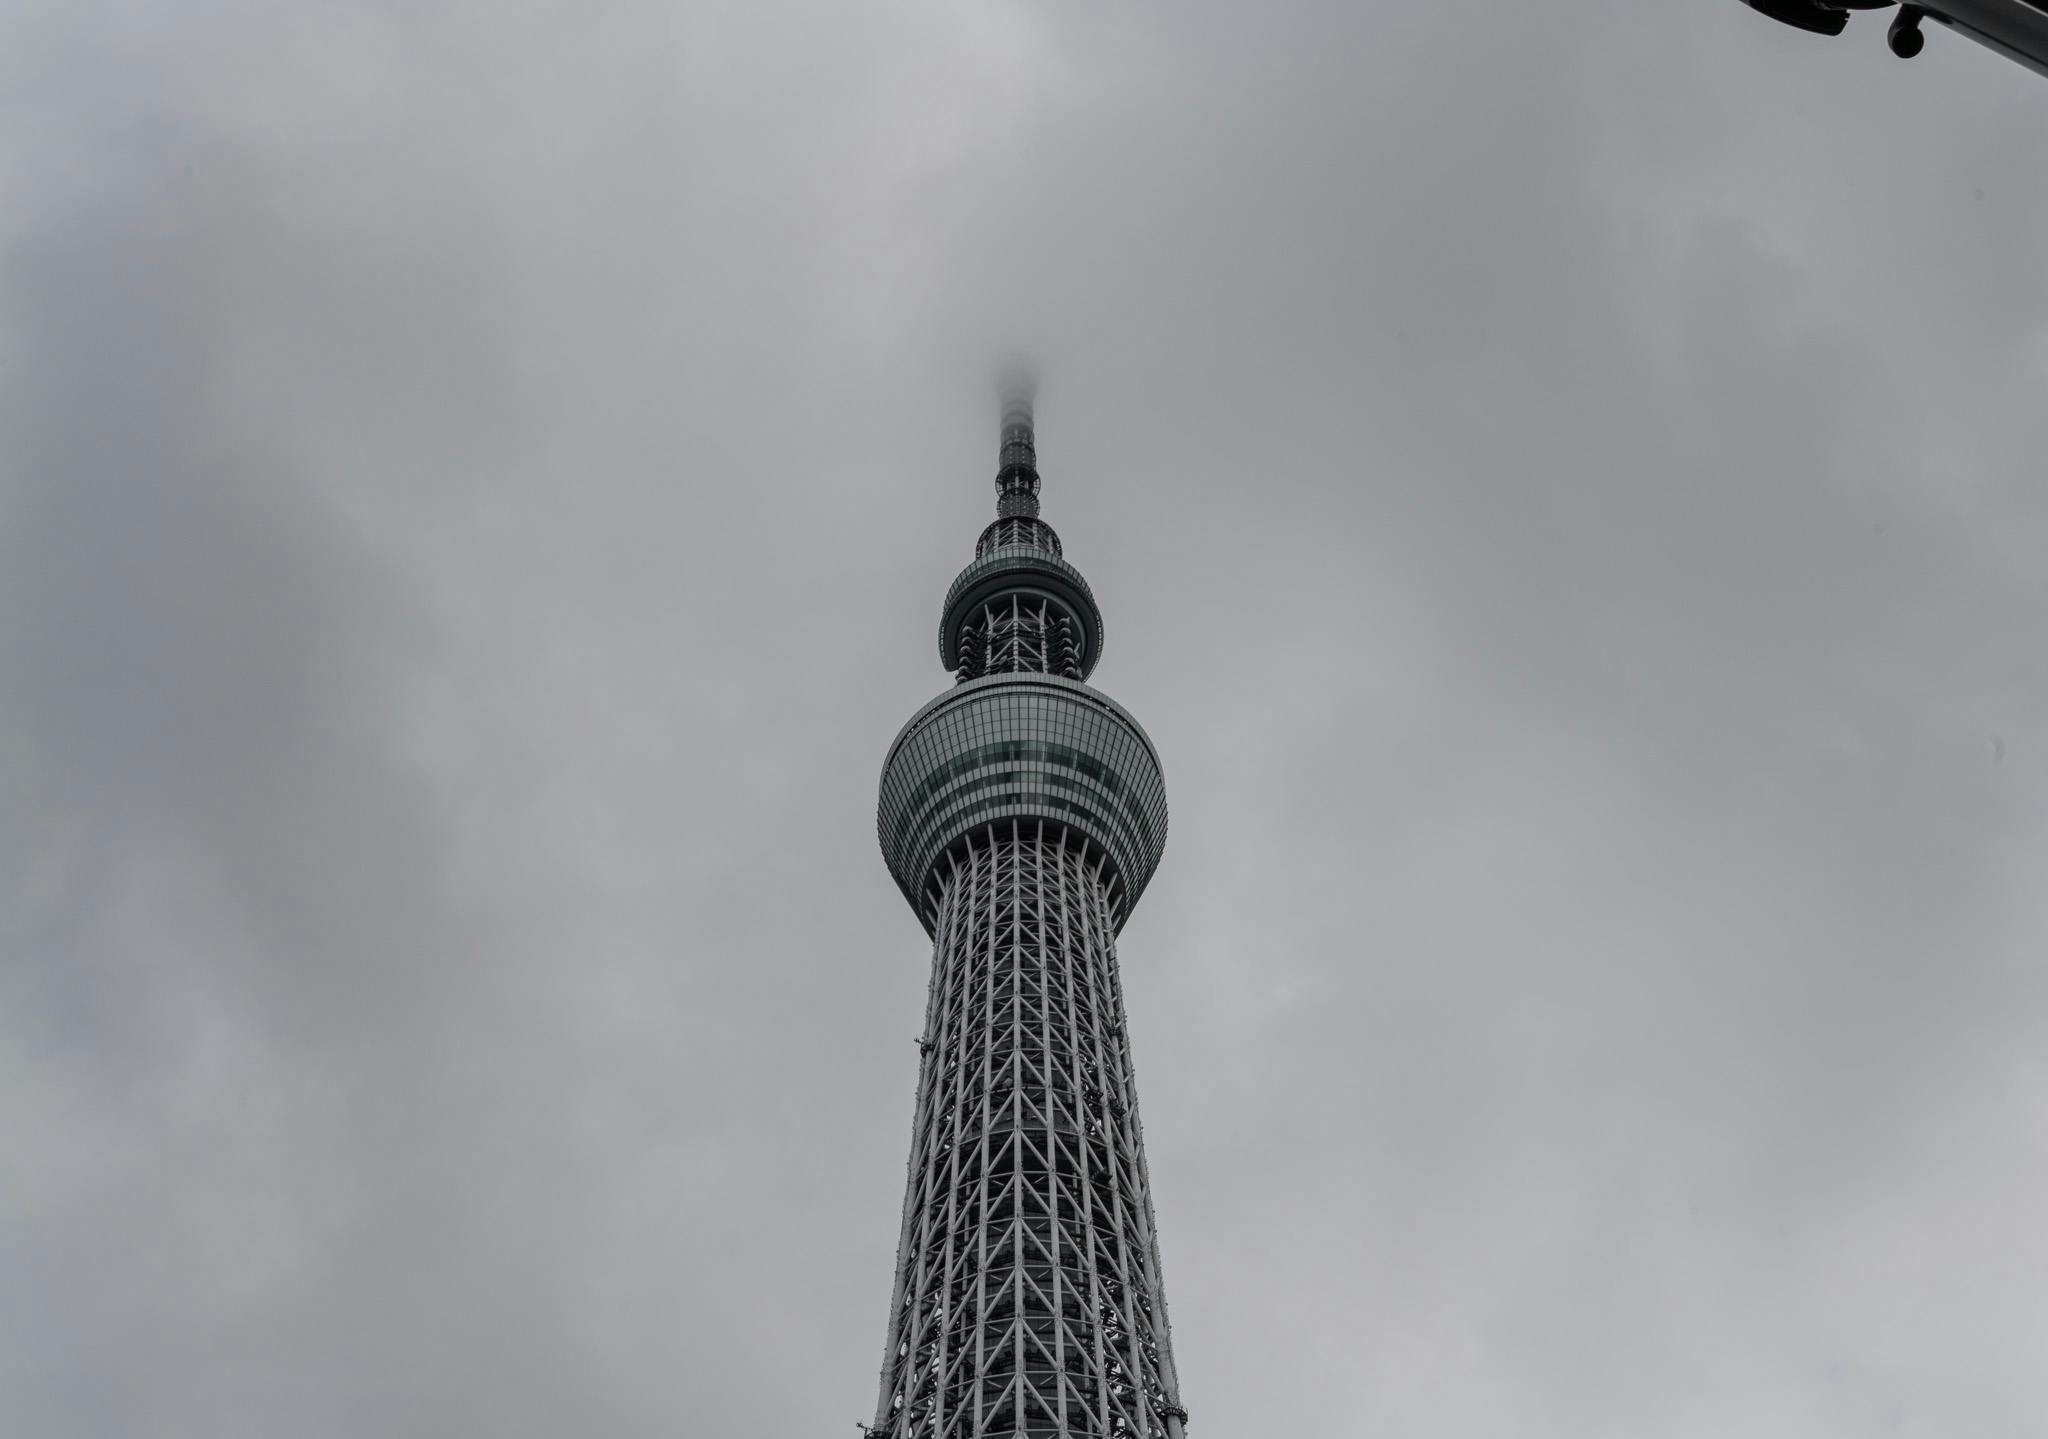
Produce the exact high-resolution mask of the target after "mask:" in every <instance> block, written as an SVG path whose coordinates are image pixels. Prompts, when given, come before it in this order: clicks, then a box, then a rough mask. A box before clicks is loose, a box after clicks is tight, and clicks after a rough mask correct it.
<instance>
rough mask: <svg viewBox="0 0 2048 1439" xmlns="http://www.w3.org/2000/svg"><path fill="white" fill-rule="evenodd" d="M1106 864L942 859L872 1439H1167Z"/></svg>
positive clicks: (992, 835) (1158, 1307)
mask: <svg viewBox="0 0 2048 1439" xmlns="http://www.w3.org/2000/svg"><path fill="white" fill-rule="evenodd" d="M1104 870H1105V856H1104V855H1102V854H1101V853H1100V852H1091V847H1090V846H1089V845H1088V844H1087V843H1086V842H1085V841H1082V842H1080V843H1078V844H1077V843H1075V842H1074V841H1073V840H1071V839H1070V838H1069V836H1068V835H1067V834H1066V832H1065V831H1064V829H1063V828H1062V827H1060V826H1056V825H1055V826H1048V825H1047V824H1046V823H1045V822H1044V821H1042V820H1039V821H1018V820H1011V821H1006V822H1004V823H1002V824H998V825H991V826H989V827H988V828H987V830H985V831H984V832H983V833H981V834H978V835H975V836H973V837H971V839H970V841H969V843H968V844H967V845H966V846H965V848H964V850H963V851H962V852H961V853H959V854H958V855H956V856H954V857H953V858H952V859H951V860H950V862H949V864H948V872H947V875H946V878H945V881H944V886H943V890H942V893H941V896H940V900H939V908H938V933H937V936H936V944H935V949H934V953H933V961H932V981H931V994H930V999H929V1002H928V1008H927V1015H926V1029H925V1039H924V1043H923V1046H922V1047H923V1049H924V1063H923V1069H922V1072H921V1074H920V1077H919V1083H918V1101H917V1118H916V1122H915V1125H914V1129H913V1138H912V1145H911V1157H910V1183H909V1193H908V1195H907V1196H906V1199H905V1203H904V1213H903V1234H902V1241H901V1244H900V1245H899V1247H898V1253H897V1263H896V1293H895V1302H894V1305H893V1309H892V1312H891V1316H890V1323H889V1341H888V1348H887V1351H886V1353H885V1355H884V1360H883V1369H882V1395H881V1402H880V1406H879V1411H878V1416H877V1419H876V1426H875V1427H876V1431H877V1432H878V1433H880V1434H885V1435H888V1436H890V1439H899V1436H900V1439H913V1436H914V1439H925V1436H945V1439H953V1436H961V1439H965V1436H976V1439H981V1436H987V1439H996V1436H1011V1435H1016V1436H1023V1435H1119V1436H1121V1435H1129V1436H1160V1435H1164V1436H1172V1439H1179V1434H1180V1423H1181V1420H1182V1419H1183V1417H1184V1416H1183V1415H1182V1414H1181V1412H1180V1409H1179V1405H1178V1401H1177V1398H1176V1395H1177V1385H1176V1383H1175V1379H1174V1374H1173V1360H1172V1353H1171V1348H1170V1345H1169V1343H1168V1338H1167V1330H1166V1309H1165V1302H1164V1298H1163V1295H1162V1292H1161V1287H1160V1279H1159V1253H1158V1247H1157V1244H1156V1242H1155V1239H1154V1236H1153V1222H1152V1202H1151V1192H1150V1185H1149V1183H1148V1180H1147V1176H1146V1171H1145V1156H1144V1149H1143V1145H1142V1141H1141V1136H1140V1133H1139V1128H1138V1110H1137V1094H1136V1089H1135V1084H1134V1079H1133V1075H1132V1069H1131V1061H1130V1046H1129V1042H1128V1039H1127V1037H1126V1030H1125V1027H1124V1010H1123V994H1122V989H1121V986H1120V983H1119V980H1118V976H1117V965H1116V945H1115V938H1114V932H1113V928H1112V922H1111V907H1110V894H1109V886H1108V883H1107V882H1106V880H1105V877H1104Z"/></svg>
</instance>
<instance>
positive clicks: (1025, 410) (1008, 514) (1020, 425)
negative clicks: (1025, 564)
mask: <svg viewBox="0 0 2048 1439" xmlns="http://www.w3.org/2000/svg"><path fill="white" fill-rule="evenodd" d="M998 394H999V395H1000V397H1001V399H1002V402H1003V430H1002V442H1001V447H1000V449H999V450H998V452H997V465H996V518H998V519H1003V520H1007V519H1013V518H1027V519H1035V518H1037V516H1038V441H1037V436H1036V432H1035V427H1034V423H1033V419H1032V407H1033V404H1034V402H1035V401H1036V400H1037V398H1038V379H1037V377H1036V376H1035V375H1033V374H1032V373H1031V371H1030V369H1029V368H1027V367H1025V366H1022V365H1013V366H1012V367H1010V369H1008V370H1007V371H1005V372H1004V374H1003V377H1002V381H1001V383H1000V385H999V388H998Z"/></svg>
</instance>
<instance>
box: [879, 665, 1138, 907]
mask: <svg viewBox="0 0 2048 1439" xmlns="http://www.w3.org/2000/svg"><path fill="white" fill-rule="evenodd" d="M1033 819H1037V820H1043V821H1044V822H1045V823H1046V824H1047V825H1048V826H1053V825H1057V826H1060V827H1062V828H1064V829H1065V830H1066V831H1068V833H1070V834H1071V835H1073V836H1075V837H1076V838H1079V839H1082V840H1085V841H1087V842H1088V843H1089V844H1090V845H1091V846H1092V847H1093V848H1094V849H1096V850H1099V851H1100V852H1101V853H1102V854H1103V856H1104V857H1105V858H1106V859H1107V861H1108V867H1109V870H1110V872H1111V874H1110V877H1111V878H1112V879H1113V885H1112V893H1113V896H1114V898H1113V901H1112V911H1113V914H1114V917H1115V924H1116V926H1117V927H1118V928H1119V929H1120V928H1122V926H1123V921H1124V919H1125V918H1126V917H1128V916H1129V914H1130V912H1131V909H1132V907H1133V906H1134V905H1135V904H1136V903H1137V900H1138V896H1139V895H1140V894H1142V893H1143V892H1144V889H1145V886H1146V884H1147V883H1148V882H1150V880H1151V878H1152V872H1153V870H1154V869H1156V868H1157V867H1158V865H1159V857H1160V855H1161V854H1162V853H1163V852H1164V851H1165V848H1166V780H1165V776H1164V775H1163V773H1162V772H1161V770H1160V767H1159V756H1158V753H1157V752H1156V751H1155V750H1154V749H1153V748H1152V741H1151V740H1150V739H1148V738H1147V737H1146V735H1145V731H1144V730H1143V728H1141V727H1140V726H1139V724H1138V722H1137V721H1136V720H1134V719H1132V718H1131V717H1130V715H1129V714H1127V713H1125V711H1124V709H1123V707H1122V706H1121V705H1118V704H1117V703H1115V702H1114V701H1113V700H1111V699H1109V698H1108V697H1107V696H1106V695H1103V694H1101V693H1099V692H1098V691H1096V690H1093V689H1090V688H1089V687H1088V686H1087V685H1085V684H1082V683H1080V682H1079V681H1076V680H1068V679H1061V678H1058V677H1057V676H1054V675H1043V674H999V675H989V676H987V677H985V678H983V679H978V680H970V681H968V682H967V683H966V684H963V685H959V686H957V687H956V688H954V689H951V690H948V691H947V692H946V693H945V694H942V695H940V696H939V697H938V698H937V699H935V700H933V701H932V702H931V703H929V704H927V705H926V706H925V707H924V708H923V709H921V710H919V711H918V712H917V713H916V714H915V715H913V716H912V717H911V720H910V723H908V724H906V725H905V726H904V727H903V729H902V731H901V732H900V733H899V734H898V735H897V736H896V742H895V743H894V744H893V745H891V746H890V747H889V757H888V758H887V759H886V760H884V761H883V763H882V794H881V804H880V807H879V810H878V812H877V815H876V827H877V830H878V832H879V836H880V838H881V842H882V855H883V858H885V859H886V860H887V861H888V864H889V872H890V873H891V874H892V875H894V876H895V878H896V884H897V887H898V888H900V889H901V890H902V891H903V896H904V898H906V899H908V900H909V901H910V906H911V908H912V909H914V910H915V911H917V916H918V919H919V921H920V922H922V923H923V924H924V926H925V928H926V930H928V931H929V930H930V929H931V928H932V925H933V923H934V916H935V914H936V910H935V908H934V906H935V902H936V899H937V896H938V893H939V885H938V878H939V875H940V872H941V870H942V867H943V866H944V864H945V860H946V855H947V854H948V852H950V851H952V850H954V849H955V848H957V847H958V846H960V845H961V844H962V843H963V842H964V841H965V840H966V838H967V836H968V835H970V834H972V833H975V832H978V831H979V830H981V829H983V828H985V827H986V826H988V825H989V824H991V823H994V822H996V821H1003V822H1006V823H1007V822H1008V821H1012V820H1033Z"/></svg>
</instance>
